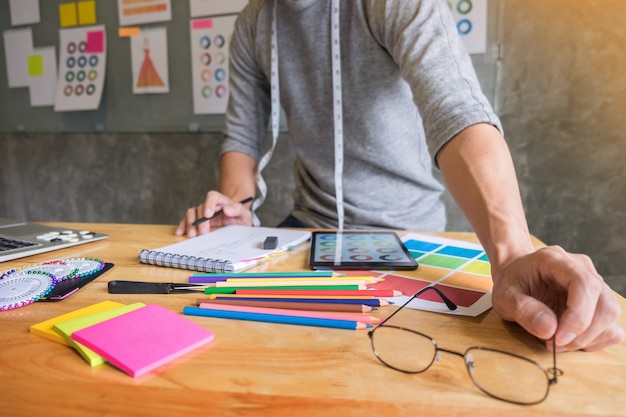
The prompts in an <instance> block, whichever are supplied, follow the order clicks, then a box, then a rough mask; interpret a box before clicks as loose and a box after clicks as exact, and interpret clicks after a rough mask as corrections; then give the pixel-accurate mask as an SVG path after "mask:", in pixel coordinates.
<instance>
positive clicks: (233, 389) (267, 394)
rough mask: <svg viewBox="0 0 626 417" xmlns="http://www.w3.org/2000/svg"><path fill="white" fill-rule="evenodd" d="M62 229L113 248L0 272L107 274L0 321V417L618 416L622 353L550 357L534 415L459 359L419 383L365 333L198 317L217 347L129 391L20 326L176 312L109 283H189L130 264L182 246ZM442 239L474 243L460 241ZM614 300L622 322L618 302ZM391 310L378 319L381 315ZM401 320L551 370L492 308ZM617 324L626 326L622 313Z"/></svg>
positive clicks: (301, 261) (117, 231)
mask: <svg viewBox="0 0 626 417" xmlns="http://www.w3.org/2000/svg"><path fill="white" fill-rule="evenodd" d="M59 225H61V226H64V227H71V228H77V229H88V230H93V231H97V232H103V233H108V234H109V235H110V237H109V238H108V239H106V240H103V241H100V242H94V243H90V244H87V245H82V246H78V247H74V248H68V249H63V250H59V251H56V252H49V253H46V254H41V255H37V256H33V257H29V258H24V259H22V260H16V261H12V262H7V263H2V264H0V271H2V272H4V271H6V270H9V269H11V268H16V267H21V266H26V265H30V264H33V263H39V262H43V261H47V260H52V259H61V258H68V257H97V258H100V259H102V260H104V261H107V262H112V263H114V264H115V267H114V268H113V269H112V270H110V271H109V272H107V273H106V274H104V275H103V276H101V277H100V278H98V279H97V280H96V281H95V282H93V283H92V284H90V285H89V286H87V287H86V288H84V289H82V290H81V291H79V292H78V293H77V294H75V295H73V296H71V297H70V298H68V299H66V300H64V301H61V302H55V303H35V304H32V305H29V306H26V307H22V308H18V309H14V310H9V311H4V312H0V381H1V382H0V415H3V416H11V417H12V416H37V415H45V416H53V415H59V416H65V417H70V416H81V417H84V416H92V415H93V416H96V415H97V416H123V415H133V416H152V417H156V416H167V417H171V416H196V415H217V416H229V415H237V416H257V415H260V416H266V415H267V416H270V415H271V416H290V417H291V416H299V417H301V416H312V415H322V416H352V415H355V416H356V415H358V416H363V415H374V416H385V417H388V416H394V415H403V416H406V415H421V416H431V415H432V416H435V415H437V416H452V415H455V416H457V415H470V414H474V415H480V416H505V415H512V414H515V415H516V416H517V415H519V416H531V415H532V416H533V417H534V416H538V415H546V416H584V415H589V416H592V415H593V416H618V415H620V416H624V415H626V395H624V393H625V392H626V389H625V388H626V344H620V345H617V346H613V347H611V348H608V349H605V350H604V351H601V352H597V353H586V352H569V353H563V354H559V355H558V357H557V361H558V367H559V368H561V369H562V370H563V372H564V375H563V376H562V377H561V378H560V379H559V382H558V384H557V385H555V386H553V387H552V388H551V390H550V394H549V396H548V398H547V399H546V400H545V401H544V402H543V403H541V404H538V405H534V406H516V405H511V404H508V403H505V402H502V401H498V400H494V399H491V398H489V397H487V396H486V395H484V394H483V393H481V392H480V391H479V390H478V389H477V388H476V387H474V385H473V384H472V383H471V381H470V379H469V377H468V376H467V374H466V371H465V368H464V364H463V361H462V360H461V359H459V358H457V357H454V356H451V355H443V356H442V359H441V361H439V362H437V363H435V364H434V365H433V366H432V367H431V368H430V369H429V370H428V371H427V372H425V373H423V374H420V375H407V374H403V373H401V372H396V371H393V370H391V369H388V368H386V367H385V366H383V365H382V364H380V363H379V362H378V361H377V360H376V359H375V357H374V355H373V354H372V351H371V348H370V342H369V338H368V337H367V333H366V332H365V331H350V330H336V329H324V328H315V327H304V326H292V325H282V324H269V323H255V322H247V321H235V320H225V319H214V318H205V317H191V316H189V319H190V320H192V321H194V322H196V323H198V324H200V325H202V326H204V327H206V328H207V329H210V330H211V331H213V332H214V333H215V335H216V338H215V341H214V342H213V343H211V344H209V345H206V346H204V347H202V348H200V349H198V350H196V351H194V352H192V353H191V354H188V355H186V356H184V357H182V358H179V359H177V360H175V361H174V362H173V363H171V364H169V365H165V366H163V367H161V368H159V369H158V370H156V371H154V372H152V373H151V374H149V375H145V376H143V377H141V378H137V379H134V378H132V377H130V376H128V375H126V374H125V373H123V372H121V371H119V370H117V369H115V368H114V367H112V366H110V365H108V364H105V365H102V366H100V367H96V368H91V367H90V366H89V365H87V363H86V362H84V360H83V359H82V358H81V357H80V356H79V355H78V354H77V353H76V352H75V351H73V350H72V349H71V348H69V347H67V346H64V345H61V344H58V343H54V342H52V341H50V340H47V339H44V338H41V337H39V336H36V335H31V334H30V333H29V326H30V325H32V324H34V323H38V322H40V321H43V320H47V319H49V318H52V317H55V316H58V315H60V314H63V313H67V312H70V311H73V310H76V309H78V308H81V307H85V306H87V305H90V304H94V303H96V302H99V301H103V300H107V299H109V300H114V301H118V302H122V303H130V302H136V301H141V302H145V303H158V304H160V305H162V306H164V307H167V308H169V309H171V310H172V311H175V312H181V311H182V308H183V306H185V305H188V304H193V303H194V301H195V299H196V298H197V294H196V295H194V294H176V295H113V294H109V293H108V292H107V287H106V285H107V282H108V281H110V280H114V279H125V280H145V281H162V282H186V280H187V277H188V276H189V272H188V271H182V270H176V269H172V268H161V267H155V266H147V265H142V264H139V263H138V262H137V253H138V252H139V250H140V249H144V248H156V247H159V246H163V245H166V244H169V243H173V242H175V241H177V240H181V238H177V237H175V236H173V230H174V228H173V226H154V225H121V224H59ZM442 235H444V236H446V237H451V238H456V239H464V240H468V241H475V239H474V236H473V235H472V234H468V233H445V234H442ZM307 249H308V246H307V245H306V244H305V245H304V246H303V247H300V249H299V250H298V249H296V250H295V251H294V253H291V254H290V255H285V256H283V257H280V258H278V259H276V260H274V261H272V262H271V263H266V264H263V265H261V266H259V267H258V268H257V269H267V270H269V269H286V270H300V269H302V270H303V269H306V255H307V254H308V250H307ZM616 296H617V295H616ZM617 297H618V298H619V300H620V303H621V305H622V308H623V309H624V310H626V302H625V300H624V298H622V297H620V296H617ZM392 308H394V307H387V309H381V310H380V311H379V312H378V314H380V315H381V316H386V315H388V314H390V312H391V311H392V310H391V309H392ZM398 319H399V320H402V321H404V322H405V324H407V325H410V326H413V327H414V328H416V329H419V330H421V331H422V332H425V333H427V334H429V335H431V336H432V337H433V338H435V339H436V340H437V341H438V342H439V344H440V345H441V346H444V347H447V348H450V349H456V350H464V349H465V348H467V347H468V346H471V345H482V346H491V347H496V348H501V349H505V350H509V351H512V352H518V353H521V354H524V355H527V356H530V357H532V358H534V359H536V360H538V361H539V362H540V363H542V364H544V365H545V366H549V365H550V354H549V353H548V352H547V351H546V350H545V349H544V347H543V344H542V343H540V342H538V341H537V340H535V339H533V338H532V337H530V336H529V335H528V334H526V333H525V332H524V331H522V330H521V329H520V328H519V327H518V326H517V325H515V324H510V323H505V322H503V321H502V320H501V319H500V318H499V317H498V316H497V315H496V314H495V313H494V312H493V311H492V310H490V311H489V312H487V313H485V314H483V315H482V316H479V317H476V318H469V317H456V316H449V315H443V314H436V313H429V312H423V311H417V310H409V311H406V312H403V313H401V314H400V315H399V316H398ZM394 320H395V319H394ZM622 324H624V325H626V319H625V318H624V315H623V316H622ZM511 378H515V376H514V375H511Z"/></svg>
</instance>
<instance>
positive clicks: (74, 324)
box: [52, 303, 145, 366]
mask: <svg viewBox="0 0 626 417" xmlns="http://www.w3.org/2000/svg"><path fill="white" fill-rule="evenodd" d="M144 306H145V304H143V303H134V304H129V305H126V306H122V307H118V308H114V309H111V310H106V311H101V312H98V313H94V314H90V315H88V316H84V317H78V318H74V319H71V320H67V321H64V322H60V323H56V324H55V325H54V326H52V327H53V329H54V330H55V331H57V332H58V333H59V334H60V335H61V336H63V337H64V338H65V340H66V341H67V342H68V343H69V344H70V346H72V347H73V348H74V349H76V351H77V352H78V353H79V354H80V356H82V357H83V359H85V360H86V361H87V363H89V365H91V366H97V365H102V364H103V363H104V362H105V360H104V358H103V357H102V356H100V355H98V354H97V353H96V352H94V351H93V350H91V349H89V348H88V347H87V346H84V345H82V344H80V343H78V342H76V341H74V340H72V333H74V332H76V331H78V330H82V329H84V328H87V327H89V326H93V325H94V324H97V323H102V322H103V321H106V320H109V319H112V318H113V317H117V316H121V315H122V314H125V313H128V312H130V311H133V310H137V309H138V308H141V307H144Z"/></svg>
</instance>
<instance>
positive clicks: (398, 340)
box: [368, 287, 563, 405]
mask: <svg viewBox="0 0 626 417" xmlns="http://www.w3.org/2000/svg"><path fill="white" fill-rule="evenodd" d="M429 290H432V291H434V292H436V293H437V294H438V295H439V297H441V299H442V300H443V301H444V302H445V303H446V305H447V306H448V308H450V309H451V310H456V308H457V306H456V305H455V304H454V303H453V302H452V301H451V300H450V299H449V298H448V297H446V296H445V295H444V294H443V293H442V292H441V291H440V290H439V289H438V288H436V287H425V288H422V289H421V290H420V291H418V292H417V293H415V295H413V296H412V297H411V298H410V299H409V300H408V301H407V302H406V303H404V304H403V305H402V306H401V307H400V308H399V309H398V310H396V311H395V312H394V313H393V314H391V315H390V316H389V317H388V318H387V319H385V320H384V321H383V322H382V323H380V324H379V325H378V326H376V327H375V328H374V329H372V330H370V331H369V333H368V335H369V337H370V340H371V343H372V350H373V351H374V355H375V356H376V358H378V360H379V361H381V362H382V363H383V364H385V365H386V366H388V367H389V368H391V369H395V370H396V371H401V372H405V373H412V374H413V373H421V372H424V371H426V370H427V369H428V368H430V366H431V365H432V364H433V363H434V362H435V361H437V360H439V355H440V352H445V353H450V354H453V355H456V356H460V357H462V358H463V359H464V361H465V368H466V369H467V372H468V373H469V376H470V378H471V380H472V382H473V383H474V385H476V386H477V387H478V388H479V389H480V390H481V391H483V392H484V393H485V394H487V395H489V396H491V397H493V398H496V399H498V400H502V401H507V402H510V403H514V404H521V405H531V404H537V403H540V402H542V401H543V400H545V399H546V398H547V396H548V392H549V389H550V386H551V385H553V384H556V382H557V376H561V375H562V374H563V372H562V371H561V370H560V369H558V368H557V367H556V349H555V347H556V346H555V340H554V337H553V338H552V352H553V353H552V357H553V365H552V368H549V369H547V370H546V369H545V368H544V367H543V366H542V365H541V364H539V363H538V362H536V361H534V360H532V359H529V358H526V357H524V356H520V355H517V354H515V353H510V352H505V351H502V350H498V349H491V348H486V347H476V346H474V347H470V348H468V349H467V350H466V351H465V352H464V353H461V352H456V351H453V350H449V349H445V348H441V347H439V346H438V345H437V342H436V341H435V340H434V339H432V338H431V337H430V336H427V335H425V334H423V333H420V332H418V331H415V330H412V329H407V328H405V327H400V326H395V325H389V324H387V322H388V321H389V319H391V318H392V317H393V316H395V315H396V314H398V312H400V311H401V310H402V309H403V308H404V307H405V306H406V305H407V304H409V303H410V302H411V301H413V300H414V299H415V298H417V297H419V296H420V295H421V294H423V293H424V292H426V291H429Z"/></svg>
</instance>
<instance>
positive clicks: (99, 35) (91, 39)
mask: <svg viewBox="0 0 626 417" xmlns="http://www.w3.org/2000/svg"><path fill="white" fill-rule="evenodd" d="M86 52H87V53H88V54H101V53H102V52H104V31H102V30H96V31H91V32H87V50H86Z"/></svg>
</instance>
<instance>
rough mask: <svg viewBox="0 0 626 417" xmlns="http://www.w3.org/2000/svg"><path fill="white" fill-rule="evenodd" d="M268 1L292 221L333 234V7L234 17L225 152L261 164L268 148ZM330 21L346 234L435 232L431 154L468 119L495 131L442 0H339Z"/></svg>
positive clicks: (259, 4) (261, 10)
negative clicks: (338, 86)
mask: <svg viewBox="0 0 626 417" xmlns="http://www.w3.org/2000/svg"><path fill="white" fill-rule="evenodd" d="M274 1H279V4H278V12H277V39H278V54H279V79H280V82H279V85H280V101H281V105H282V107H283V109H284V111H285V114H286V117H287V126H288V129H289V136H290V139H291V141H292V146H293V149H294V151H295V155H296V161H295V166H294V174H295V182H296V184H295V185H296V187H295V191H294V195H293V198H294V206H293V209H292V214H293V215H294V216H295V217H296V218H298V219H299V220H300V221H302V222H304V223H305V224H307V225H310V226H311V227H332V228H335V227H337V213H336V205H335V204H336V202H335V195H334V194H335V184H334V178H335V177H334V163H335V160H334V133H333V132H334V130H333V106H332V78H331V56H330V43H331V32H330V19H331V2H330V0H251V1H250V3H249V5H248V6H247V7H246V8H245V9H244V10H243V11H242V13H241V14H240V15H239V17H238V19H237V23H236V27H235V32H234V35H233V40H232V42H231V51H230V53H231V61H230V101H229V105H228V110H227V114H226V128H225V134H226V138H225V141H224V144H223V147H222V152H223V153H224V152H230V151H238V152H243V153H245V154H247V155H250V156H252V157H254V158H256V159H260V158H261V156H262V155H263V153H264V151H265V150H266V149H267V138H268V134H267V126H268V120H269V111H270V100H269V98H270V93H269V91H270V56H271V55H270V48H271V20H272V9H273V4H274ZM339 26H340V39H341V67H342V95H343V131H344V138H343V141H344V165H343V194H344V206H345V227H346V228H393V229H410V230H429V231H440V230H443V229H444V227H445V209H444V205H443V203H442V202H441V200H440V196H441V193H442V191H443V187H442V185H441V184H439V183H438V182H437V181H436V179H435V178H434V177H433V174H432V166H433V162H434V161H435V156H436V155H437V152H438V151H439V150H440V149H441V147H442V146H443V145H444V144H445V143H446V142H447V141H448V140H450V139H451V138H452V137H454V136H455V135H456V134H457V133H459V132H460V131H461V130H463V129H464V128H466V127H468V126H471V125H473V124H476V123H481V122H485V123H490V124H493V125H495V126H497V127H498V128H499V129H500V122H499V120H498V118H497V116H496V115H495V114H494V112H493V110H492V108H491V106H490V104H489V102H488V101H487V99H486V98H485V96H484V94H483V93H482V91H481V88H480V85H479V83H478V80H477V78H476V75H475V73H474V69H473V66H472V63H471V60H470V58H469V55H468V54H467V52H466V50H465V47H464V45H463V44H462V41H461V40H460V38H459V36H458V34H457V32H456V27H455V24H454V21H453V19H452V16H451V14H450V11H449V10H448V9H447V5H446V2H444V1H442V0H341V1H340V25H339Z"/></svg>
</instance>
